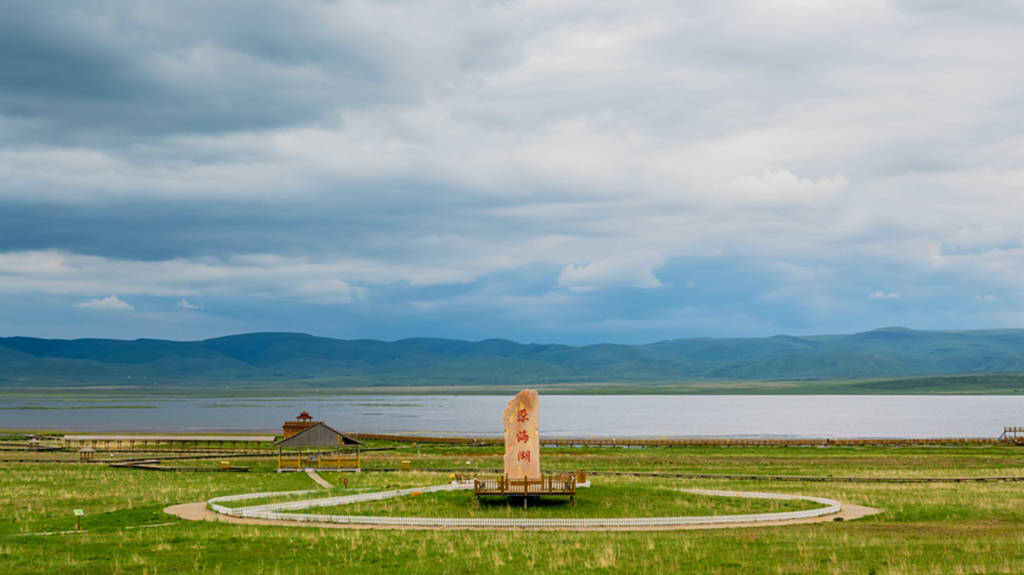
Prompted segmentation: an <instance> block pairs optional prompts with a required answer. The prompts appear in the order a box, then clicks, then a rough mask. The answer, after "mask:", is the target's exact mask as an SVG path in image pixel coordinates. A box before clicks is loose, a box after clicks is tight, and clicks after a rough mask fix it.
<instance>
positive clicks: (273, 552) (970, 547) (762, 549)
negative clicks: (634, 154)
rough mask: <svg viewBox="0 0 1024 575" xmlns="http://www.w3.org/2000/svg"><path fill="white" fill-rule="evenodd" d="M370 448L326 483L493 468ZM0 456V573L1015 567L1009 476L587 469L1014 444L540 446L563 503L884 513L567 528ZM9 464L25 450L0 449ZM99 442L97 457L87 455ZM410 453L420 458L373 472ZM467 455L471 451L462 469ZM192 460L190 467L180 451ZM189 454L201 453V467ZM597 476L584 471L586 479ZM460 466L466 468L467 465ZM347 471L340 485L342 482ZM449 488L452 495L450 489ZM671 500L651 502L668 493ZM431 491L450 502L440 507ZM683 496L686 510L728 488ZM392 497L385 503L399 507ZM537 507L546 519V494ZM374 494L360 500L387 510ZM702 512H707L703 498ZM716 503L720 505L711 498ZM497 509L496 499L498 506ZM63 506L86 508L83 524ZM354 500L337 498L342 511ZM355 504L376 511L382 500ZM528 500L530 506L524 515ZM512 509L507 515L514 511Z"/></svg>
mask: <svg viewBox="0 0 1024 575" xmlns="http://www.w3.org/2000/svg"><path fill="white" fill-rule="evenodd" d="M397 447H398V448H399V449H398V450H397V451H394V452H375V453H372V454H370V455H367V456H366V457H365V458H364V462H365V464H366V466H367V467H368V470H367V471H365V472H363V473H360V474H339V473H334V474H327V473H324V474H323V475H324V476H325V477H326V478H327V479H328V480H329V481H331V482H332V483H334V484H335V485H339V487H337V488H335V489H332V490H329V491H328V490H325V491H324V493H342V492H346V490H348V491H351V492H359V491H362V490H369V489H379V488H382V487H385V488H386V487H388V486H390V487H406V486H414V485H425V484H432V483H436V482H439V481H444V480H446V479H447V472H431V471H425V470H426V469H428V468H429V469H437V468H454V469H487V468H491V467H498V466H499V465H500V453H499V452H498V451H497V449H496V448H472V447H465V446H420V447H419V448H418V449H419V453H420V455H417V448H413V447H411V446H408V445H398V446H397ZM31 455H32V457H35V458H37V459H38V461H34V462H29V463H15V462H10V461H0V572H3V573H43V572H47V573H182V572H199V571H201V572H210V573H239V572H245V573H301V574H308V573H328V572H330V573H335V572H358V573H389V574H390V573H491V572H493V573H523V572H535V573H546V572H554V571H565V572H573V573H611V572H644V573H683V572H687V573H694V572H700V573H735V574H741V573H743V574H746V573H1022V572H1024V483H1019V482H1012V483H1004V482H999V483H920V484H917V483H914V484H893V483H848V482H812V481H785V482H774V481H753V480H743V481H735V480H723V479H703V480H692V479H677V478H668V477H663V478H638V479H633V478H629V477H622V476H609V475H602V474H601V473H600V472H602V471H605V472H607V471H623V472H630V471H634V472H641V471H663V472H700V473H723V474H725V473H745V474H758V475H767V474H776V473H785V474H792V475H807V476H815V477H828V476H833V477H930V476H938V477H961V476H1007V475H1015V476H1024V448H1016V447H1009V446H985V447H970V448H968V447H913V448H884V447H829V448H793V447H785V448H773V447H763V448H749V447H744V448H726V447H702V448H655V449H617V448H591V449H568V448H560V449H544V450H543V452H542V463H543V466H544V467H545V468H546V469H577V468H583V469H587V470H588V471H590V472H591V475H590V480H591V481H592V482H593V484H594V486H593V487H591V488H590V489H589V490H581V493H580V495H579V496H578V498H577V508H578V509H585V506H598V507H600V506H607V508H608V509H612V508H613V507H615V506H619V508H621V509H626V508H630V507H633V508H643V507H644V506H648V508H649V509H650V510H651V511H653V512H657V511H658V510H659V508H660V506H662V505H674V503H665V500H662V501H661V502H657V501H656V502H654V503H652V502H651V501H654V500H656V499H657V498H658V497H661V496H662V494H672V493H673V491H674V490H676V489H679V488H708V489H730V490H747V491H771V492H780V493H795V494H804V495H815V496H822V497H828V498H832V499H838V500H840V501H843V502H847V503H853V504H859V505H868V506H872V507H878V508H881V509H884V511H885V512H884V513H883V514H881V515H878V516H874V517H869V518H865V519H861V520H857V521H847V522H828V523H821V524H808V525H794V526H785V527H758V528H748V529H723V530H697V531H636V532H572V531H558V532H550V531H541V532H534V531H524V530H512V531H459V530H437V531H434V530H411V531H389V530H345V529H320V528H303V527H278V526H273V527H271V526H254V525H229V524H217V523H192V522H185V521H181V520H178V519H175V518H172V517H170V516H167V515H165V514H163V513H162V512H161V510H162V508H163V507H164V506H166V505H170V504H174V503H183V502H189V501H201V500H205V499H208V498H210V497H214V496H218V495H228V494H235V493H246V492H260V491H287V490H298V489H311V488H314V487H315V485H314V484H313V483H312V481H310V480H309V478H307V477H306V476H305V475H303V474H297V473H290V474H278V473H274V472H272V466H273V464H274V462H273V460H271V459H266V458H264V459H252V460H249V461H245V460H237V461H236V460H234V459H233V460H232V463H235V464H243V465H249V466H251V468H252V471H251V472H249V473H185V472H177V473H175V472H155V471H145V470H138V469H116V468H110V467H107V466H105V465H102V464H100V463H93V464H78V463H73V462H67V463H57V462H54V461H52V460H53V459H55V458H69V457H73V454H31ZM3 456H4V457H6V458H8V459H11V458H15V457H17V458H23V455H22V454H3ZM104 456H106V454H103V453H100V454H98V457H104ZM400 460H410V461H412V464H413V466H414V468H417V469H418V470H414V471H410V472H383V471H373V469H383V468H393V467H398V466H399V465H398V463H399V461H400ZM467 462H468V463H467ZM189 464H190V465H192V464H193V463H189ZM202 464H203V465H211V466H212V465H215V464H216V462H205V463H202ZM594 472H598V473H594ZM467 473H469V472H467ZM344 479H348V482H349V485H348V486H347V487H341V486H340V484H341V483H342V482H343V480H344ZM458 497H463V498H465V499H464V501H460V500H459V499H458ZM674 497H675V496H674V495H669V496H668V497H667V498H666V499H667V500H668V501H671V500H672V498H674ZM444 498H450V499H448V500H447V501H445V500H444ZM471 498H472V495H471V494H470V493H468V492H464V493H450V494H445V495H444V497H441V498H428V497H427V496H426V495H425V496H423V497H415V498H414V497H410V498H404V499H402V500H395V501H396V503H392V504H390V505H400V506H401V507H402V508H401V509H400V510H399V509H393V510H394V511H401V512H403V513H405V512H409V511H415V508H416V507H418V506H419V507H420V511H422V512H423V513H432V512H433V511H430V510H429V508H430V507H434V506H437V507H438V508H444V512H445V513H448V512H449V511H452V512H455V511H459V510H462V511H465V512H466V513H470V512H471V508H470V507H469V505H470V501H469V500H470V499H471ZM694 498H695V499H693V500H691V501H689V502H683V503H680V505H683V506H684V507H685V506H691V508H692V510H693V511H694V512H695V513H701V514H704V513H705V512H706V511H708V510H709V509H711V510H720V509H725V508H728V506H729V505H730V502H729V501H728V500H718V499H717V498H706V499H704V500H698V499H697V496H694ZM399 501H400V502H399ZM553 501H555V503H552V504H550V505H548V506H545V507H541V508H538V509H536V511H538V512H541V513H549V514H553V513H557V512H558V510H559V507H560V506H561V504H560V503H558V500H557V499H555V500H553ZM384 504H385V502H380V503H378V504H367V505H382V506H383V505H384ZM701 506H711V507H705V508H701ZM722 506H725V507H722ZM502 507H503V504H498V503H496V504H495V509H496V511H495V512H497V513H503V512H504V511H501V508H502ZM75 508H81V509H84V510H85V513H86V515H85V517H84V518H83V524H82V526H83V529H86V531H84V532H82V533H69V534H54V535H39V534H36V533H40V532H55V531H64V530H69V529H73V527H74V518H73V516H72V513H71V511H72V510H73V509H75ZM561 508H563V509H568V508H565V507H561ZM350 511H351V508H347V509H346V511H345V512H346V513H348V512H350ZM366 511H373V512H377V511H379V509H374V510H371V509H369V508H367V509H366ZM533 511H535V510H534V509H531V510H528V511H526V512H525V513H527V514H529V513H531V512H533ZM518 512H521V510H519V511H518Z"/></svg>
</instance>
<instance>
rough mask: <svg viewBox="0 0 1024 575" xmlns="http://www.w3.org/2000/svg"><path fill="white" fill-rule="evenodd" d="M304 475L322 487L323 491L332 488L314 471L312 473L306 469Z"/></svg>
mask: <svg viewBox="0 0 1024 575" xmlns="http://www.w3.org/2000/svg"><path fill="white" fill-rule="evenodd" d="M306 475H308V476H309V478H310V479H312V480H313V481H316V484H317V485H319V486H320V487H323V488H324V489H330V488H332V487H334V486H333V485H331V484H330V483H328V482H327V480H326V479H324V478H323V477H320V475H319V474H318V473H317V472H316V471H313V470H312V469H307V470H306Z"/></svg>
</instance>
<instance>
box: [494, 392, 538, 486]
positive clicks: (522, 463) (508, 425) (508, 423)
mask: <svg viewBox="0 0 1024 575" xmlns="http://www.w3.org/2000/svg"><path fill="white" fill-rule="evenodd" d="M502 419H503V420H504V422H505V475H508V476H509V478H515V479H519V478H521V477H528V478H530V479H539V478H540V435H539V433H538V431H539V429H540V425H539V423H540V422H539V416H538V410H537V391H536V390H533V389H524V390H523V391H520V392H519V393H518V394H517V395H516V396H515V397H513V398H512V399H511V400H510V401H509V402H508V407H507V408H505V412H504V413H503V414H502Z"/></svg>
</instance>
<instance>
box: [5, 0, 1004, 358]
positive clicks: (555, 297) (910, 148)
mask: <svg viewBox="0 0 1024 575" xmlns="http://www.w3.org/2000/svg"><path fill="white" fill-rule="evenodd" d="M0 3H2V13H3V16H2V17H0V335H32V336H42V337H119V338H135V337H162V338H171V339H195V338H202V337H211V336H217V335H223V334H228V333H238V332H246V331H262V330H281V331H303V332H308V333H314V334H319V335H327V336H334V337H343V338H359V337H369V338H381V339H397V338H403V337H412V336H441V337H457V338H468V339H482V338H487V337H506V338H511V339H516V340H520V341H541V342H564V343H589V342H598V341H613V342H623V343H639V342H650V341H656V340H661V339H668V338H676V337H690V336H761V335H772V334H777V333H789V334H810V333H838V332H852V331H859V330H866V329H871V328H875V327H879V326H886V325H906V326H910V327H914V328H920V329H961V328H989V327H1022V326H1024V308H1022V303H1024V244H1022V238H1024V132H1022V130H1024V128H1022V126H1024V8H1022V7H1021V4H1020V3H1016V2H1006V3H1001V2H998V1H992V2H982V3H978V2H969V1H964V2H955V1H936V2H926V1H905V2H879V1H874V0H858V1H855V2H827V1H786V2H769V1H763V0H758V1H752V2H732V1H720V0H716V1H709V2H643V3H639V4H636V3H628V2H621V1H611V2H607V3H602V2H596V1H593V0H585V1H581V2H549V1H538V2H494V3H488V2H451V3H447V2H410V3H403V2H381V3H373V2H316V1H308V2H290V1H285V0H274V1H267V2H258V1H255V0H244V1H238V2H218V3H216V5H214V4H215V3H211V2H208V1H206V0H197V1H195V2H191V1H185V0H173V1H168V2H156V1H146V2H74V3H56V2H38V1H35V0H24V1H22V0H3V1H2V2H0Z"/></svg>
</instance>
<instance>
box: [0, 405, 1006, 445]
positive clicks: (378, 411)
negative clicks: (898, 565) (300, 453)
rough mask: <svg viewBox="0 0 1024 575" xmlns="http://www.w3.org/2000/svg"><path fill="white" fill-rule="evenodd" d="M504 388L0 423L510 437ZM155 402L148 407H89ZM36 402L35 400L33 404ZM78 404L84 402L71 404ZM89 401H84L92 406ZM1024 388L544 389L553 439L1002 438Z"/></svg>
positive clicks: (20, 408)
mask: <svg viewBox="0 0 1024 575" xmlns="http://www.w3.org/2000/svg"><path fill="white" fill-rule="evenodd" d="M508 399H509V398H508V397H500V396H473V395H456V396H415V395H407V396H402V395H387V396H327V397H323V396H315V397H314V396H310V397H295V398H287V399H282V398H251V397H247V398H243V399H230V398H229V399H225V398H204V399H195V398H170V399H167V398H159V399H144V400H139V399H133V400H131V401H124V402H119V401H107V400H104V401H102V403H99V402H97V403H89V402H82V401H59V400H45V399H32V400H5V401H4V405H2V406H0V407H2V409H0V428H34V429H43V428H46V429H65V430H71V431H96V432H100V431H140V432H142V431H163V432H174V431H181V432H194V431H215V430H218V431H277V432H280V426H281V424H282V423H283V422H284V421H285V420H288V419H293V418H294V417H295V416H296V415H297V414H298V413H299V412H301V411H308V412H309V413H310V414H312V415H313V416H314V418H315V419H318V420H323V421H325V422H326V423H327V424H328V425H330V426H332V427H335V428H336V429H338V430H339V431H343V432H350V433H357V432H362V433H419V434H444V435H466V436H500V435H501V434H502V427H501V412H502V410H503V409H504V408H505V406H506V404H507V401H508ZM90 405H92V406H96V405H102V406H113V405H126V406H127V405H147V406H153V407H152V408H149V409H111V408H109V407H101V408H95V407H93V408H89V406H90ZM25 408H30V409H25ZM68 408H74V409H68ZM82 408H86V409H82ZM1006 425H1018V426H1019V425H1024V396H893V395H878V396H865V395H856V396H836V395H813V396H812V395H798V396H793V395H788V396H783V395H770V396H756V395H741V396H728V395H701V396H688V395H604V396H601V395H597V396H594V395H590V396H580V395H574V396H568V395H541V398H540V427H541V433H542V434H543V435H546V436H548V437H555V436H562V437H701V436H711V437H843V438H856V437H907V438H915V437H996V436H998V435H999V434H1000V433H1001V432H1002V429H1003V426H1006Z"/></svg>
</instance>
